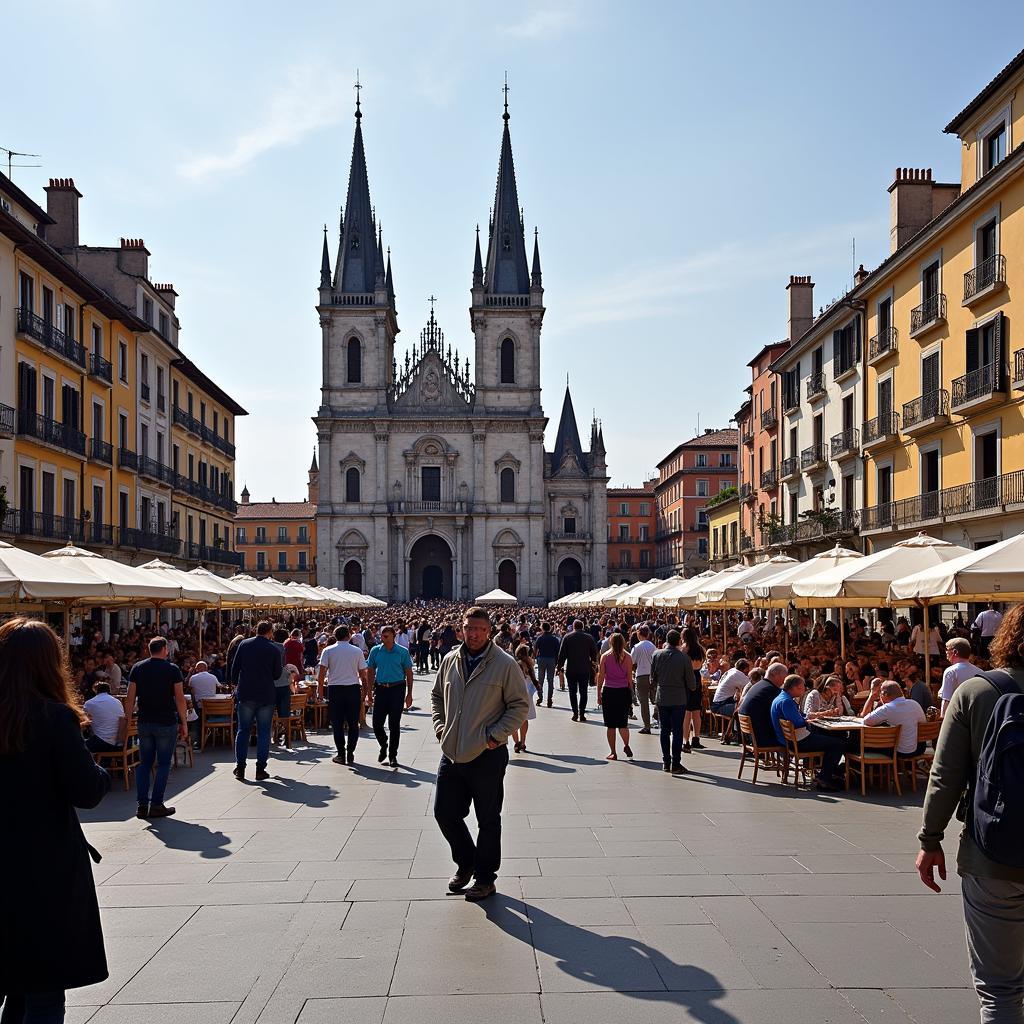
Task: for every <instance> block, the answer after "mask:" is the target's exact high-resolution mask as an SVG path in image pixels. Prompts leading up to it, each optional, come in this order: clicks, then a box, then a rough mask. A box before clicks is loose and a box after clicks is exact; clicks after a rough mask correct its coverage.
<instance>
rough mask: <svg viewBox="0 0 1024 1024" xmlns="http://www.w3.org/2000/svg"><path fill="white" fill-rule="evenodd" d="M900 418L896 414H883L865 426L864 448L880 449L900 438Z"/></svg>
mask: <svg viewBox="0 0 1024 1024" xmlns="http://www.w3.org/2000/svg"><path fill="white" fill-rule="evenodd" d="M899 433H900V418H899V416H898V415H897V414H896V413H894V412H887V413H882V415H881V416H876V417H875V418H874V419H872V420H868V421H867V422H866V423H865V424H864V448H865V449H868V448H880V447H882V446H883V445H885V444H889V443H891V442H893V441H895V440H896V439H897V437H899Z"/></svg>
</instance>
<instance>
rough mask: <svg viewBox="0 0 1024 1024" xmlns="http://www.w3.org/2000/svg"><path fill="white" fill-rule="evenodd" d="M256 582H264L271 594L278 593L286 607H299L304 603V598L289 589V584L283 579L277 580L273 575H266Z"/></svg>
mask: <svg viewBox="0 0 1024 1024" xmlns="http://www.w3.org/2000/svg"><path fill="white" fill-rule="evenodd" d="M256 582H257V583H261V584H263V586H265V587H266V588H267V589H268V591H269V592H270V593H271V594H276V595H277V596H278V597H279V598H280V599H281V602H280V603H281V604H282V605H283V606H284V607H285V608H298V607H300V606H301V605H302V604H303V598H301V597H299V596H298V594H294V593H292V592H291V591H289V590H288V584H287V583H284V582H283V581H282V580H276V579H274V577H273V576H264V577H263V579H261V580H257V581H256Z"/></svg>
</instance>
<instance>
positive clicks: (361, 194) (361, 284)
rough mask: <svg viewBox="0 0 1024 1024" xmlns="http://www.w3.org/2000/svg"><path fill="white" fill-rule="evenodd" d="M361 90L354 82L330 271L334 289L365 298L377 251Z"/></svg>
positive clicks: (371, 286) (372, 284)
mask: <svg viewBox="0 0 1024 1024" xmlns="http://www.w3.org/2000/svg"><path fill="white" fill-rule="evenodd" d="M360 89H362V86H361V85H360V84H359V81H358V78H357V80H356V90H357V92H356V114H355V118H356V130H355V138H354V139H353V142H352V165H351V168H350V170H349V176H348V195H347V197H346V200H345V208H344V209H345V216H344V219H343V225H342V229H341V242H340V245H339V247H338V262H337V264H336V266H335V268H334V273H335V277H334V287H335V290H336V291H338V292H340V293H342V294H348V295H353V294H354V295H368V294H370V293H372V292H373V291H374V288H375V286H376V284H377V275H378V273H381V274H383V267H378V263H377V254H378V248H377V244H376V239H375V238H374V237H373V236H374V235H375V234H376V230H375V227H376V225H375V223H374V216H373V207H372V205H371V203H370V183H369V178H368V177H367V173H366V152H365V150H364V149H363V128H362V120H363V112H362V110H361V108H360V104H359V92H358V90H360Z"/></svg>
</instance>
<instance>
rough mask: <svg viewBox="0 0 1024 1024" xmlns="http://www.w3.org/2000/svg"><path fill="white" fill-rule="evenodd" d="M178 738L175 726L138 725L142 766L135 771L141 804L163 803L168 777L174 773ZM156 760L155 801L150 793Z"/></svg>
mask: <svg viewBox="0 0 1024 1024" xmlns="http://www.w3.org/2000/svg"><path fill="white" fill-rule="evenodd" d="M177 739H178V727H177V726H176V725H157V724H156V723H154V722H139V767H138V768H137V769H136V770H135V794H136V796H137V798H138V801H139V803H140V804H148V803H150V802H152V803H154V804H162V803H163V802H164V790H165V789H166V788H167V776H168V775H170V774H171V756H172V755H173V754H174V744H175V742H176V741H177ZM154 761H156V776H155V778H154V779H153V794H152V800H151V798H150V793H149V777H150V774H151V773H152V771H153V762H154Z"/></svg>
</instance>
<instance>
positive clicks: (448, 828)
mask: <svg viewBox="0 0 1024 1024" xmlns="http://www.w3.org/2000/svg"><path fill="white" fill-rule="evenodd" d="M462 631H463V637H464V640H463V643H462V644H461V645H460V646H458V647H455V648H453V649H452V650H451V651H449V652H448V654H446V655H445V657H444V660H443V661H442V662H441V667H440V669H438V672H437V678H436V679H435V680H434V688H433V690H432V691H431V694H430V708H431V717H432V720H433V724H434V734H435V735H436V736H437V739H438V741H439V742H440V744H441V763H440V765H439V766H438V769H437V786H436V789H435V793H434V818H435V819H436V820H437V824H438V826H439V827H440V829H441V833H442V835H444V837H445V839H447V840H448V845H449V846H450V847H451V851H452V859H453V860H454V861H455V868H456V871H455V874H454V875H452V878H451V880H450V881H449V882H448V889H449V890H450V891H451V892H462V891H463V890H465V889H466V886H468V885H469V883H470V881H471V880H474V884H473V886H472V887H471V888H470V889H468V890H466V893H465V896H466V899H467V900H469V901H470V902H472V903H475V902H477V901H479V900H482V899H486V898H487V897H488V896H491V895H493V893H494V891H495V888H494V881H495V879H496V878H497V877H498V867H499V866H500V864H501V804H502V800H503V799H504V795H505V789H504V783H505V769H506V767H508V746H507V744H508V738H509V736H510V735H511V734H512V732H513V730H515V729H518V728H519V726H521V725H522V724H523V722H525V721H526V716H527V713H528V712H529V697H528V696H527V693H526V685H525V683H524V682H523V673H522V670H521V669H520V668H519V666H518V665H517V664H516V660H515V658H513V657H511V656H510V655H508V654H506V653H505V652H504V651H503V650H501V648H500V647H498V646H497V645H496V644H494V643H492V642H491V620H490V617H489V616H488V614H487V612H486V611H485V610H484V609H483V608H479V607H473V608H470V609H469V610H468V611H467V612H466V614H465V616H464V618H463V622H462ZM470 803H472V805H473V811H474V812H475V814H476V820H477V838H476V843H474V842H473V837H472V836H471V835H470V833H469V829H468V828H467V827H466V816H467V815H468V814H469V807H470Z"/></svg>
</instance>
